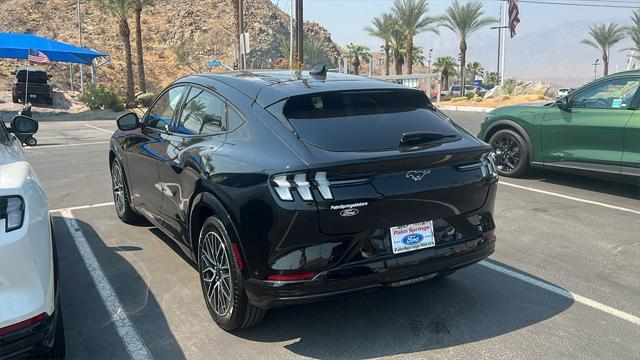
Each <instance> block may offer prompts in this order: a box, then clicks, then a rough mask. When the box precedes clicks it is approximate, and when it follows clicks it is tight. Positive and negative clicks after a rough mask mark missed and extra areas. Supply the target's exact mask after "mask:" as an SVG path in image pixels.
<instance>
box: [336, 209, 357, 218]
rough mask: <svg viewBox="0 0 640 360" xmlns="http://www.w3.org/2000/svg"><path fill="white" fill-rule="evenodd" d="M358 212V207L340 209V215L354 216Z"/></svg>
mask: <svg viewBox="0 0 640 360" xmlns="http://www.w3.org/2000/svg"><path fill="white" fill-rule="evenodd" d="M359 212H360V210H358V209H344V210H342V211H340V216H354V215H358V213H359Z"/></svg>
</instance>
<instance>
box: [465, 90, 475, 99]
mask: <svg viewBox="0 0 640 360" xmlns="http://www.w3.org/2000/svg"><path fill="white" fill-rule="evenodd" d="M474 96H476V94H474V93H473V92H471V91H470V92H468V93H466V94H464V97H465V98H467V100H471V99H473V97H474Z"/></svg>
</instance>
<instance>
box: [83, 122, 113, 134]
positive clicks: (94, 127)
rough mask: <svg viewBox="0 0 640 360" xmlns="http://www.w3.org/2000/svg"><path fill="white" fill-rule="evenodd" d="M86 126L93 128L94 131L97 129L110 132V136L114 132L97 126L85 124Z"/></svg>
mask: <svg viewBox="0 0 640 360" xmlns="http://www.w3.org/2000/svg"><path fill="white" fill-rule="evenodd" d="M84 126H88V127H90V128H92V129H96V130H100V131H104V132H108V133H109V134H113V130H107V129H103V128H99V127H97V126H93V125H89V124H84Z"/></svg>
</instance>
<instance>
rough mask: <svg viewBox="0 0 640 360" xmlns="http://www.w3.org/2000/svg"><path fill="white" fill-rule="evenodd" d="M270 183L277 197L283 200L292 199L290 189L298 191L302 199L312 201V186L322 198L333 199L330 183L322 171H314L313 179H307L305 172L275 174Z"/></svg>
mask: <svg viewBox="0 0 640 360" xmlns="http://www.w3.org/2000/svg"><path fill="white" fill-rule="evenodd" d="M271 185H272V186H273V189H274V190H275V191H276V194H277V195H278V198H280V200H283V201H293V190H292V189H295V190H296V191H297V192H298V194H299V195H300V197H301V198H302V200H305V201H313V194H312V193H311V189H312V188H316V189H318V192H320V195H321V196H322V198H323V199H324V200H331V199H333V194H331V189H330V185H331V183H330V182H329V180H327V173H326V172H324V171H320V172H317V173H315V176H314V178H313V181H309V179H308V178H307V174H305V173H299V174H286V175H285V174H283V175H276V176H274V177H273V178H272V179H271Z"/></svg>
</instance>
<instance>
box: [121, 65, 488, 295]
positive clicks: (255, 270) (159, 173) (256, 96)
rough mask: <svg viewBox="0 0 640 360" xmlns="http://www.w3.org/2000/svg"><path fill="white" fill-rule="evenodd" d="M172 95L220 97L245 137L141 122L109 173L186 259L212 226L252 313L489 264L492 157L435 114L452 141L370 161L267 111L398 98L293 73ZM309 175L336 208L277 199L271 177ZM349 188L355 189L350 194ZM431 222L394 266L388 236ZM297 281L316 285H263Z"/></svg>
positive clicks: (200, 81) (124, 136) (209, 79)
mask: <svg viewBox="0 0 640 360" xmlns="http://www.w3.org/2000/svg"><path fill="white" fill-rule="evenodd" d="M171 86H196V87H200V88H205V89H207V91H211V92H213V93H215V94H217V95H219V96H221V97H223V98H224V99H225V100H226V102H227V107H230V108H232V109H233V110H234V111H237V112H238V113H240V114H241V115H242V118H243V123H242V125H240V126H239V127H236V128H234V129H231V130H230V131H226V132H221V133H218V134H214V135H207V136H193V135H184V134H180V130H179V128H178V126H177V124H176V123H175V120H174V123H173V124H172V125H171V128H170V129H168V131H159V130H155V129H149V128H145V121H146V115H145V117H143V118H142V119H141V126H140V127H139V128H136V129H133V130H130V131H122V130H118V131H116V133H115V134H114V135H113V138H112V141H111V151H110V160H113V159H114V158H118V159H119V160H120V162H121V164H123V167H124V169H125V179H126V181H127V184H128V186H129V189H130V196H131V202H132V204H133V206H134V208H135V209H136V210H137V211H138V212H140V213H141V214H143V215H144V216H145V217H147V218H148V219H149V220H150V221H151V222H152V223H154V224H155V225H156V226H158V227H159V228H160V229H161V230H163V231H164V232H165V233H167V234H168V235H169V236H171V237H172V238H173V239H174V240H176V242H177V243H178V244H179V245H180V247H181V248H182V249H183V250H184V251H185V252H186V253H187V254H188V255H189V256H190V257H191V258H192V259H194V260H196V259H195V256H196V255H195V253H194V249H197V241H198V236H199V231H200V224H201V223H202V222H203V221H204V219H206V217H208V216H210V215H214V214H215V215H217V216H218V217H219V218H220V219H221V220H222V221H223V223H224V224H225V226H226V227H227V230H228V232H229V234H230V237H231V240H232V242H233V243H235V244H237V246H238V248H239V251H240V253H241V256H242V258H243V259H242V260H243V263H244V264H245V267H244V269H243V276H244V277H245V280H246V281H247V287H246V289H247V292H248V296H249V299H250V300H251V301H252V302H253V303H254V304H256V305H258V306H260V307H263V308H269V307H272V306H276V305H282V304H287V303H294V302H298V301H302V300H304V299H311V300H313V299H321V298H324V297H325V296H329V295H331V293H333V292H338V293H343V292H350V291H355V290H359V289H360V290H361V289H362V288H366V289H369V288H377V287H379V286H381V285H383V284H393V283H396V282H398V281H403V280H407V279H412V278H419V277H421V276H424V275H427V274H435V273H438V272H444V271H447V270H450V269H454V268H457V267H460V266H465V265H468V264H471V263H473V262H476V261H479V260H481V259H482V258H484V257H486V256H488V255H489V254H491V253H492V252H493V249H494V241H495V240H494V239H495V237H494V236H493V229H494V224H493V219H492V213H493V205H494V198H495V191H496V186H497V185H496V184H497V178H495V177H487V176H485V175H483V172H482V171H481V169H480V167H474V166H475V165H474V164H477V163H479V160H480V157H481V156H482V155H483V154H485V153H487V152H488V151H489V150H490V148H489V146H488V145H487V144H485V143H483V142H481V141H479V140H477V139H476V138H475V137H473V136H472V135H470V134H468V133H467V132H466V131H465V130H463V129H462V128H460V127H458V126H457V125H456V124H454V123H452V122H450V121H449V120H448V119H445V117H444V116H443V115H442V114H441V113H439V112H437V111H436V110H435V108H431V110H432V111H433V116H434V119H438V121H442V122H443V123H446V124H448V127H449V128H451V129H454V131H456V132H457V133H458V134H459V138H458V139H457V140H455V141H449V142H444V143H437V144H430V145H425V146H416V147H408V148H398V149H389V150H384V151H373V152H372V151H360V152H356V151H347V152H344V151H343V152H337V151H329V150H326V149H322V148H319V147H316V146H313V145H310V144H308V143H305V142H304V141H302V140H301V139H300V138H298V137H296V136H295V133H293V132H292V130H291V128H290V127H289V126H287V124H286V122H283V121H282V119H278V118H277V117H276V116H274V115H273V109H269V110H265V108H268V107H269V106H270V105H273V104H275V103H278V102H280V101H282V100H284V99H286V98H288V97H290V96H295V95H300V94H310V93H314V92H324V91H335V90H354V89H355V90H357V89H359V90H367V89H386V90H398V91H406V88H403V87H400V86H399V85H395V84H390V83H386V82H380V81H373V80H368V79H365V78H360V77H351V76H344V75H337V74H328V76H327V78H326V79H321V78H314V77H312V76H309V75H308V74H307V73H296V74H292V73H288V72H269V73H250V72H232V73H229V74H222V75H210V74H209V75H197V76H189V77H185V78H182V79H179V80H177V81H176V82H175V83H174V84H172V85H171ZM171 86H170V87H171ZM178 109H180V107H178ZM178 111H180V110H178ZM178 115H179V114H175V115H174V119H175V118H176V116H178ZM336 130H338V129H336ZM469 164H471V166H470V167H469ZM462 166H467V167H469V170H461V169H462V168H461V167H462ZM423 169H428V170H429V175H428V177H427V178H425V179H424V181H415V180H413V179H411V178H409V177H408V176H407V173H408V172H410V171H414V170H423ZM316 171H326V172H327V177H328V178H331V180H332V181H335V182H341V183H339V184H337V185H335V186H332V191H333V196H334V199H332V200H324V199H323V198H322V197H321V196H320V193H319V192H318V189H316V188H313V189H312V191H313V196H314V199H315V200H314V201H306V200H303V199H302V198H301V197H300V195H299V194H298V193H297V192H295V191H294V194H293V195H294V201H283V200H280V199H279V198H278V196H277V195H276V193H275V191H274V189H273V187H272V185H271V181H270V180H271V179H272V176H273V175H275V174H283V173H284V174H293V173H305V174H308V175H309V177H311V176H312V175H313V174H314V173H315V172H316ZM349 179H351V180H353V179H358V181H356V182H349V181H346V182H345V180H349ZM358 201H365V202H367V203H368V206H366V207H362V208H360V209H359V214H357V215H356V216H352V217H344V216H340V212H339V211H336V210H332V209H331V206H332V205H341V204H350V203H354V202H358ZM426 220H434V227H435V231H436V233H435V234H436V237H437V240H436V246H435V247H433V248H428V249H423V250H418V251H414V252H409V253H405V254H397V255H394V254H392V252H391V249H390V246H391V245H390V239H389V227H391V226H397V225H404V224H411V223H415V222H419V221H426ZM301 273H313V274H315V275H314V278H313V279H312V280H304V281H292V282H289V281H271V280H267V278H268V276H269V275H274V274H301ZM409 282H411V281H409ZM323 294H324V295H323Z"/></svg>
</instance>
